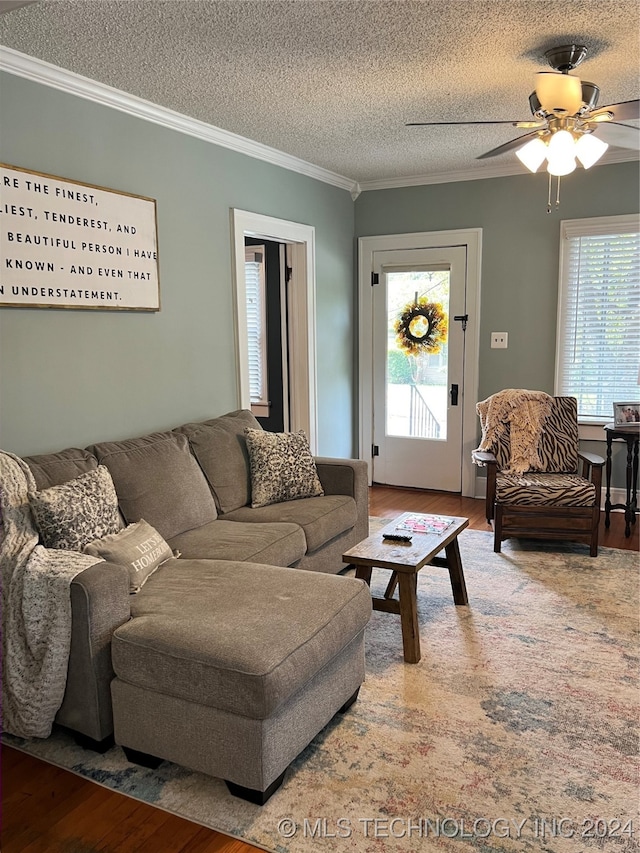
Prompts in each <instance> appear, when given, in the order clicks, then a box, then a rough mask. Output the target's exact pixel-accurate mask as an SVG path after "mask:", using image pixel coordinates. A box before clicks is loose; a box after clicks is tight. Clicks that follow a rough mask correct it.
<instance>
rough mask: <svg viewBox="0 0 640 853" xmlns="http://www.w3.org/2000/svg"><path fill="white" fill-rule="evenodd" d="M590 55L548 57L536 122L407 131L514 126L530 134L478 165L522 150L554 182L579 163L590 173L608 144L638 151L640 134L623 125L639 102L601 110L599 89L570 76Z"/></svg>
mask: <svg viewBox="0 0 640 853" xmlns="http://www.w3.org/2000/svg"><path fill="white" fill-rule="evenodd" d="M586 55H587V48H586V47H585V46H584V45H581V44H569V45H561V46H559V47H554V48H552V49H551V50H547V51H546V53H545V57H546V59H547V62H548V63H549V65H550V66H551V68H552V69H553V71H539V72H538V73H537V74H536V78H537V80H536V88H535V91H534V92H532V93H531V95H529V106H530V108H531V113H532V114H533V120H532V121H531V120H530V121H427V122H407V125H406V126H407V127H430V126H436V125H448V126H453V125H496V124H510V125H512V126H513V127H519V128H523V129H525V128H526V129H528V130H529V131H530V132H529V133H525V134H523V135H522V136H518V137H516V138H515V139H512V140H510V141H509V142H505V143H504V144H503V145H498V147H497V148H492V149H491V151H486V152H485V153H484V154H480V156H479V157H477V159H478V160H484V159H486V158H488V157H496V156H497V155H499V154H504V153H505V152H507V151H512V150H514V149H517V150H516V152H515V153H516V156H517V157H518V158H519V159H520V161H521V162H522V163H523V164H524V165H525V166H526V167H527V168H528V169H529V170H530V171H531V172H536V171H537V170H538V168H539V167H540V166H541V165H542V163H543V162H544V160H545V159H546V160H547V171H548V172H549V178H550V180H551V176H557V177H558V179H559V178H560V177H561V176H562V175H568V174H569V173H570V172H572V171H573V170H574V169H575V168H576V165H577V164H576V159H577V160H579V161H580V163H581V164H582V165H583V167H584V168H585V169H588V168H590V167H591V166H593V164H594V163H596V162H597V161H598V160H599V159H600V157H601V156H602V155H603V154H604V152H605V151H606V150H607V148H608V146H609V144H611V145H616V146H618V147H620V148H633V149H636V150H637V149H638V148H639V147H640V129H638V128H637V127H633V126H632V125H628V124H623V123H622V122H623V121H625V120H626V121H631V120H633V119H638V118H640V100H636V101H623V102H622V103H620V104H609V105H608V106H605V107H600V108H598V98H599V95H600V89H599V88H598V87H597V86H596V85H595V84H594V83H588V82H586V81H583V80H580V78H579V77H572V76H571V75H570V74H569V72H570V71H572V70H573V69H574V68H576V67H577V66H578V65H580V63H581V62H582V61H583V59H584V58H585V56H586ZM549 190H550V191H551V185H550V186H549Z"/></svg>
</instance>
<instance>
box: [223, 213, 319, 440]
mask: <svg viewBox="0 0 640 853" xmlns="http://www.w3.org/2000/svg"><path fill="white" fill-rule="evenodd" d="M231 232H232V236H233V281H234V289H235V333H236V352H237V354H238V360H237V364H238V401H239V405H240V406H241V408H243V409H250V408H251V400H250V395H249V359H248V353H247V348H246V346H242V345H241V342H242V341H245V340H246V338H247V321H246V305H247V300H246V287H245V278H244V238H245V236H247V237H259V238H262V239H265V240H274V241H277V242H280V243H286V244H288V245H289V246H290V251H291V268H292V273H291V280H290V286H289V318H290V323H289V339H288V346H289V353H290V359H289V362H290V363H289V383H290V384H289V389H290V395H291V400H290V403H291V413H290V414H291V420H290V429H291V430H292V431H297V430H300V429H303V430H304V431H305V433H306V434H307V437H308V439H309V445H310V447H311V452H312V453H314V454H315V453H317V449H318V448H317V444H318V424H317V412H316V263H315V228H313V226H311V225H302V224H300V223H297V222H289V221H287V220H286V219H275V218H274V217H272V216H264V215H262V214H260V213H251V212H250V211H247V210H237V209H235V208H232V210H231Z"/></svg>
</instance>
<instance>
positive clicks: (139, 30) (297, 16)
mask: <svg viewBox="0 0 640 853" xmlns="http://www.w3.org/2000/svg"><path fill="white" fill-rule="evenodd" d="M9 5H13V4H9ZM571 42H578V43H581V44H585V45H587V46H588V48H589V53H588V56H587V59H586V60H585V62H584V63H583V64H582V65H581V66H580V68H579V69H577V70H576V71H575V72H574V73H575V74H576V75H577V76H580V77H581V78H582V79H584V80H590V81H592V82H594V83H596V84H597V85H598V86H599V87H600V91H601V95H600V105H601V106H603V105H605V104H610V103H617V102H619V101H626V100H631V99H635V98H639V97H640V83H639V69H640V51H639V42H640V5H639V3H638V0H614V2H610V0H595V2H592V0H584V2H583V0H434V1H433V2H432V1H431V0H424V2H411V0H404V2H385V0H373V2H369V0H355V2H351V0H344V2H331V0H325V1H324V2H315V0H289V2H272V0H257V2H244V0H225V2H215V0H195V2H193V1H192V0H145V2H139V0H126V2H111V1H110V0H97V2H93V0H55V2H49V1H47V2H38V3H32V4H30V5H26V6H24V7H23V8H14V9H11V10H10V11H7V12H6V13H5V14H3V15H0V43H1V44H3V45H5V46H7V47H10V48H13V49H15V50H18V51H20V52H22V53H25V54H28V55H29V56H33V57H36V58H38V59H42V60H45V61H46V62H49V63H52V64H53V65H57V66H60V67H62V68H64V69H67V70H69V71H73V72H76V73H77V74H80V75H83V76H85V77H89V78H91V79H93V80H96V81H99V82H101V83H104V84H108V85H109V86H112V87H115V88H116V89H119V90H122V91H124V92H127V93H129V94H132V95H136V96H137V97H139V98H143V99H145V100H147V101H151V102H152V103H155V104H159V105H161V106H164V107H168V108H170V109H172V110H175V111H177V112H179V113H182V114H184V115H187V116H189V117H192V118H196V119H199V120H201V121H203V122H206V123H208V124H211V125H213V126H215V127H218V128H222V129H224V130H228V131H231V132H233V133H235V134H239V135H241V136H244V137H247V138H249V139H251V140H255V141H257V142H260V143H263V144H265V145H268V146H270V147H273V148H276V149H278V150H280V151H283V152H286V153H287V154H291V155H294V156H295V157H298V158H301V159H302V160H305V161H307V162H309V163H313V164H315V165H318V166H322V167H323V168H325V169H328V170H330V171H332V172H335V173H337V174H339V175H343V176H346V177H348V178H351V179H354V180H356V181H359V182H361V183H364V185H365V186H366V184H367V182H376V181H385V180H390V181H398V182H401V181H402V179H405V178H409V177H411V176H429V175H440V174H442V173H450V172H460V171H464V172H465V175H466V176H469V175H468V174H467V173H468V171H469V170H474V173H478V176H480V174H482V172H483V170H487V169H489V170H491V169H495V167H496V166H505V167H506V166H508V167H511V166H512V167H513V172H514V173H515V172H518V171H521V167H520V166H519V164H518V162H517V160H516V158H515V155H514V154H513V153H507V154H502V155H500V156H499V157H497V158H491V159H490V160H484V161H477V160H476V159H475V158H476V157H477V156H478V155H479V154H482V153H483V152H484V151H487V150H488V149H491V148H494V147H495V146H497V145H500V144H502V143H503V142H506V141H508V140H509V139H512V138H513V137H514V136H517V135H519V134H520V133H524V132H525V131H520V130H517V129H515V128H512V127H510V126H509V125H506V126H497V127H490V126H489V127H487V126H480V127H464V128H446V127H445V128H408V127H405V126H404V124H405V122H407V121H445V120H450V121H471V120H486V119H501V120H518V119H528V118H529V117H530V112H529V106H528V96H529V93H530V92H531V91H533V89H534V85H535V84H534V74H535V72H536V71H539V70H544V69H547V70H548V66H547V65H546V62H545V60H544V56H543V54H544V51H545V50H546V49H548V48H549V47H553V46H556V45H559V44H567V43H571ZM611 150H612V152H613V154H614V156H616V152H617V156H618V157H619V158H620V157H623V158H624V159H631V158H632V157H633V156H634V155H633V152H631V151H629V150H624V151H623V149H611Z"/></svg>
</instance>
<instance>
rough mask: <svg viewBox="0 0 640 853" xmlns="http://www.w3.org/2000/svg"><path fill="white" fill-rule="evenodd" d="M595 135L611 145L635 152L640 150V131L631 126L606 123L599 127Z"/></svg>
mask: <svg viewBox="0 0 640 853" xmlns="http://www.w3.org/2000/svg"><path fill="white" fill-rule="evenodd" d="M594 134H595V136H599V137H600V139H602V140H603V141H604V142H608V143H609V145H616V146H617V147H618V148H631V149H633V150H634V151H638V150H640V129H639V128H637V127H632V126H631V125H630V124H620V123H619V122H616V121H608V122H604V123H602V124H599V125H598V129H597V130H596V131H594Z"/></svg>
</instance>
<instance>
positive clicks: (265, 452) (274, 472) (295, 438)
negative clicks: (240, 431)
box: [244, 428, 324, 507]
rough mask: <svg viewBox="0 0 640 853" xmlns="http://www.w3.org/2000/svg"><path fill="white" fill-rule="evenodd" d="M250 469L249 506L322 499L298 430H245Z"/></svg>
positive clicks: (314, 469) (314, 473)
mask: <svg viewBox="0 0 640 853" xmlns="http://www.w3.org/2000/svg"><path fill="white" fill-rule="evenodd" d="M244 434H245V438H246V441H247V450H248V451H249V463H250V466H251V506H252V507H260V506H268V505H269V504H274V503H281V502H282V501H292V500H295V499H296V498H312V497H316V496H318V495H323V494H324V491H323V489H322V484H321V483H320V478H319V477H318V470H317V468H316V463H315V461H314V459H313V456H312V455H311V450H310V449H309V442H308V441H307V437H306V435H305V434H304V432H303V431H302V430H300V431H299V432H297V433H294V432H267V431H266V430H261V429H249V428H247V429H245V431H244Z"/></svg>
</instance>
